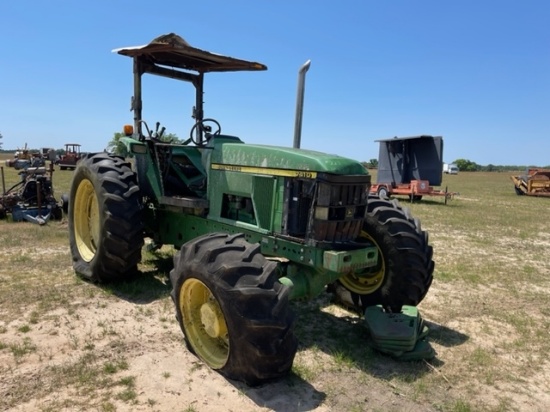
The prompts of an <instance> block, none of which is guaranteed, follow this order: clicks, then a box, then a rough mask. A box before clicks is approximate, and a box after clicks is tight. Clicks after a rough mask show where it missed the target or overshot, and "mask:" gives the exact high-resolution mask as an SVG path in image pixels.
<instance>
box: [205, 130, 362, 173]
mask: <svg viewBox="0 0 550 412" xmlns="http://www.w3.org/2000/svg"><path fill="white" fill-rule="evenodd" d="M224 141H225V142H224ZM211 164H212V165H213V166H214V165H215V166H214V167H216V168H226V166H227V169H228V170H232V166H234V167H239V166H244V167H255V168H259V169H260V170H258V173H261V172H262V171H261V169H266V174H271V173H269V170H267V169H284V170H295V171H306V172H322V173H331V174H337V175H368V174H369V173H368V171H367V169H365V168H364V167H363V165H361V163H359V162H357V161H355V160H351V159H347V158H344V157H340V156H336V155H330V154H326V153H321V152H316V151H313V150H304V149H294V148H287V147H279V146H269V145H257V144H243V143H229V142H227V139H224V138H221V139H220V138H218V139H216V142H215V143H214V150H213V151H212V155H211Z"/></svg>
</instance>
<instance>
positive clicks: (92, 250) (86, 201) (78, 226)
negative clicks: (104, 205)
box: [73, 180, 100, 262]
mask: <svg viewBox="0 0 550 412" xmlns="http://www.w3.org/2000/svg"><path fill="white" fill-rule="evenodd" d="M73 210H74V212H73V223H74V232H75V233H74V234H75V240H76V246H77V248H78V253H80V256H81V257H82V259H83V260H84V261H85V262H90V261H91V260H92V259H93V258H94V256H95V254H96V252H97V247H98V245H99V237H100V221H99V204H98V201H97V196H96V194H95V190H94V186H93V185H92V182H90V181H89V180H82V182H80V184H79V185H78V189H77V190H76V195H75V198H74V207H73Z"/></svg>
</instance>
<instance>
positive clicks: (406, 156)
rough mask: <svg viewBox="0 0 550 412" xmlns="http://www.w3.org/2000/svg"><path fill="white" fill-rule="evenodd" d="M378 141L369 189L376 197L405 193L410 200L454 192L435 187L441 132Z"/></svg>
mask: <svg viewBox="0 0 550 412" xmlns="http://www.w3.org/2000/svg"><path fill="white" fill-rule="evenodd" d="M376 141H377V142H379V143H380V151H379V155H378V175H377V179H376V183H375V184H373V185H372V186H371V188H370V192H371V193H375V194H378V195H379V196H380V197H383V198H387V197H389V196H394V195H398V196H408V197H409V199H410V200H411V201H418V200H421V199H422V197H423V196H442V197H444V198H445V203H447V200H449V199H452V198H453V197H454V196H455V195H457V193H454V192H449V191H448V189H447V188H445V190H441V189H435V188H434V186H439V185H441V182H442V174H443V172H442V170H443V167H442V166H443V161H442V157H443V138H442V137H441V136H429V135H421V136H412V137H394V138H391V139H383V140H376Z"/></svg>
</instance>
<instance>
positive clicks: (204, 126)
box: [189, 118, 222, 145]
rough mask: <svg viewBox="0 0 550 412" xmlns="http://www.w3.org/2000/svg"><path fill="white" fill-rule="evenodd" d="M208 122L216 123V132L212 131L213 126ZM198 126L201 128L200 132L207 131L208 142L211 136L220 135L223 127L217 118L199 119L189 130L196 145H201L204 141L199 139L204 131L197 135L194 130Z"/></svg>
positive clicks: (190, 137) (190, 136)
mask: <svg viewBox="0 0 550 412" xmlns="http://www.w3.org/2000/svg"><path fill="white" fill-rule="evenodd" d="M206 123H214V125H215V126H216V130H215V131H214V133H211V131H212V126H209V125H207V124H206ZM197 128H199V131H200V132H206V133H205V138H206V141H207V142H208V140H210V138H211V137H212V136H218V135H220V134H221V132H222V127H221V126H220V124H219V123H218V121H217V120H215V119H210V118H207V119H202V120H201V121H198V122H197V123H195V124H194V125H193V127H192V128H191V131H190V132H189V139H190V140H191V141H192V142H193V143H194V144H196V145H200V144H201V143H202V142H200V141H198V138H200V136H201V135H202V133H199V135H198V136H195V133H194V132H195V130H196V129H197Z"/></svg>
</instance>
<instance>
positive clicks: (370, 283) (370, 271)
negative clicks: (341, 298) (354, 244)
mask: <svg viewBox="0 0 550 412" xmlns="http://www.w3.org/2000/svg"><path fill="white" fill-rule="evenodd" d="M361 240H364V241H365V240H368V241H370V242H372V243H373V244H374V245H376V248H377V249H378V263H377V265H376V266H375V267H373V268H366V269H362V270H358V271H354V272H351V273H348V274H347V275H345V276H343V277H341V278H340V282H341V283H342V284H343V285H344V286H345V287H346V288H347V289H348V290H350V291H352V292H355V293H358V294H360V295H368V294H371V293H373V292H375V291H376V290H377V289H378V288H379V287H380V286H381V285H382V282H383V281H384V276H385V273H386V264H385V262H384V254H383V253H382V250H380V247H379V246H378V244H377V243H376V241H375V240H374V239H373V238H372V237H371V236H370V235H369V234H368V233H367V232H365V231H364V230H363V231H361V234H360V236H359V242H361Z"/></svg>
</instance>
